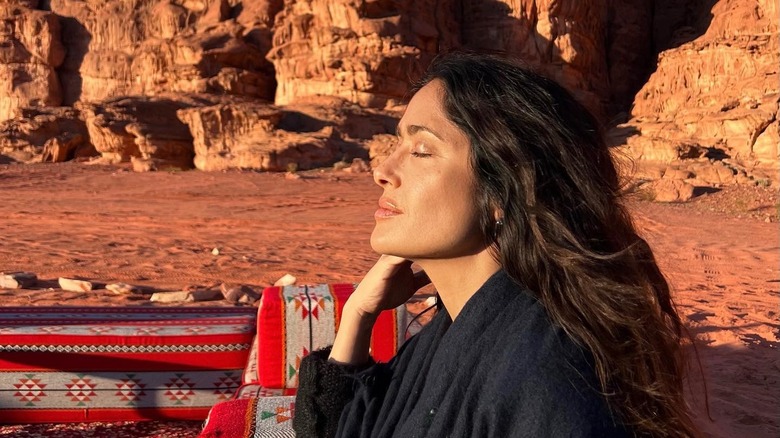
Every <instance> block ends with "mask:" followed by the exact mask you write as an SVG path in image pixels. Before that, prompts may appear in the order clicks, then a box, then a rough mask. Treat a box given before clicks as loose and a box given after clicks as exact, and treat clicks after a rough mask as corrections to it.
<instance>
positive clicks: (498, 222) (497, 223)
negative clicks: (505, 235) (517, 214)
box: [493, 219, 504, 240]
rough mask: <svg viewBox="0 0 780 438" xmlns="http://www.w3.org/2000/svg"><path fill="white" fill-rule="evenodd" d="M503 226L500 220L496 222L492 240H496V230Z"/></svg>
mask: <svg viewBox="0 0 780 438" xmlns="http://www.w3.org/2000/svg"><path fill="white" fill-rule="evenodd" d="M503 225H504V221H502V220H501V219H498V220H496V224H495V225H494V226H493V240H496V239H498V230H499V229H501V227H502V226H503Z"/></svg>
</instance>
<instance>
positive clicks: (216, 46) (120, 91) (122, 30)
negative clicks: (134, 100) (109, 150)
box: [50, 0, 280, 104]
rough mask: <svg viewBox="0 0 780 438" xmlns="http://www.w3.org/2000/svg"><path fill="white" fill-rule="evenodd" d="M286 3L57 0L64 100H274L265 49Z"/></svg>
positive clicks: (55, 9) (53, 6) (53, 3)
mask: <svg viewBox="0 0 780 438" xmlns="http://www.w3.org/2000/svg"><path fill="white" fill-rule="evenodd" d="M248 3H249V2H248ZM277 3H278V2H277ZM239 6H240V7H239ZM279 6H280V5H278V4H274V2H263V1H258V2H251V7H248V8H244V7H243V5H240V4H236V5H231V3H230V2H228V1H226V0H223V1H183V2H180V1H169V0H162V1H160V0H112V1H105V0H87V1H75V0H52V1H51V2H50V7H51V10H52V12H54V13H55V14H57V15H58V16H59V17H60V19H61V21H62V27H63V43H64V45H65V46H66V47H67V48H68V54H67V56H66V59H65V63H64V64H63V66H62V67H61V68H60V78H61V80H62V84H63V89H64V90H65V93H64V102H65V103H66V104H71V103H73V102H75V101H77V100H80V101H87V102H94V101H100V100H102V99H106V98H109V97H115V96H125V95H155V94H159V93H167V92H184V93H214V94H234V95H240V96H251V97H257V98H263V99H272V98H273V94H274V88H275V85H274V72H273V67H272V65H271V64H270V62H268V61H267V60H266V59H265V54H266V53H265V52H267V51H268V49H269V47H268V44H267V42H266V41H267V40H268V39H269V38H268V36H269V35H270V26H271V25H272V18H271V17H273V16H274V15H275V14H276V12H277V11H276V10H275V8H277V9H278V7H279ZM263 35H266V37H265V38H264V37H263ZM263 50H265V51H263Z"/></svg>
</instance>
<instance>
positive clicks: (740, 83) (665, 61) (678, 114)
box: [617, 0, 780, 185]
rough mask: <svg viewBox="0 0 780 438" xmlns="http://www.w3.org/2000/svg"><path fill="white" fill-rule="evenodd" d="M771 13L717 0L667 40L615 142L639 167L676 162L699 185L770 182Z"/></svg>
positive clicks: (774, 19)
mask: <svg viewBox="0 0 780 438" xmlns="http://www.w3.org/2000/svg"><path fill="white" fill-rule="evenodd" d="M689 3H693V2H689ZM713 3H714V2H713ZM777 8H778V6H777V2H775V1H771V0H761V1H758V2H747V1H740V0H721V1H719V2H717V3H715V4H714V5H713V6H712V10H711V11H710V10H701V11H699V14H698V15H696V14H693V15H689V16H688V19H687V22H685V21H684V22H683V23H682V25H680V26H679V27H678V28H677V29H676V30H674V32H673V33H672V34H670V35H669V43H668V45H669V46H670V47H669V48H668V49H667V50H665V51H663V52H661V53H660V54H659V56H658V66H657V68H656V71H655V72H654V73H653V74H652V75H651V76H650V78H649V79H648V81H647V83H646V84H645V85H644V86H643V87H642V89H641V90H640V91H639V93H638V94H637V95H636V98H635V100H634V103H633V108H632V110H631V119H630V120H629V121H628V123H626V124H624V125H621V127H620V128H621V129H623V130H624V131H625V132H629V134H628V135H626V136H625V138H619V139H618V140H617V142H618V143H622V142H624V141H625V142H626V143H627V146H626V147H625V150H626V152H627V153H628V154H629V155H630V156H631V157H632V158H633V159H634V160H636V161H638V162H647V163H659V164H661V165H666V164H669V163H675V167H678V168H683V169H686V170H688V171H690V172H691V173H692V178H695V179H696V180H697V181H698V182H700V183H703V184H708V185H720V184H732V183H735V182H743V183H750V182H751V181H752V183H759V184H766V183H767V182H768V181H775V182H777V181H778V175H777V164H778V144H779V143H780V135H779V131H778V130H779V127H778V123H779V121H780V119H778V114H779V113H778V102H779V101H780V81H779V80H778V73H780V71H779V70H780V53H779V52H778V50H777V48H778V45H779V44H780V40H779V39H778V12H779V11H778V9H777ZM687 12H688V13H689V14H690V12H691V11H690V10H688V11H687ZM746 175H748V176H747V177H745V176H746Z"/></svg>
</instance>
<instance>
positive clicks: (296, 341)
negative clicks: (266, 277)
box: [257, 284, 409, 388]
mask: <svg viewBox="0 0 780 438" xmlns="http://www.w3.org/2000/svg"><path fill="white" fill-rule="evenodd" d="M354 289H355V285H353V284H321V285H316V286H285V287H269V288H266V289H265V290H264V291H263V296H262V298H261V303H260V311H259V314H258V322H257V324H258V325H257V340H258V356H259V357H258V383H259V384H260V385H261V386H263V387H266V388H295V387H297V386H298V367H299V366H300V362H301V359H302V358H303V357H304V356H306V355H307V354H309V353H310V352H311V351H313V350H317V349H320V348H324V347H327V346H329V345H331V344H332V343H333V340H334V338H335V335H336V331H337V330H338V326H339V322H340V320H339V319H340V317H341V312H342V310H343V309H344V303H346V301H347V298H349V296H350V295H351V294H352V292H353V291H354ZM408 321H409V318H408V313H407V312H406V308H405V307H404V306H399V307H398V308H396V309H394V310H392V311H385V312H382V314H380V316H379V318H378V319H377V322H376V325H375V326H374V330H373V333H372V336H371V354H372V356H373V357H374V359H375V360H377V361H380V362H385V361H388V360H390V358H392V357H393V356H394V355H395V353H396V351H398V348H399V347H400V345H401V344H402V343H403V342H404V340H405V339H406V333H405V330H406V326H407V323H408Z"/></svg>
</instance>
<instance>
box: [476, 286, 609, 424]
mask: <svg viewBox="0 0 780 438" xmlns="http://www.w3.org/2000/svg"><path fill="white" fill-rule="evenodd" d="M520 293H522V294H525V296H524V297H521V298H520V299H518V302H517V303H513V304H510V305H509V306H507V309H506V310H505V311H504V312H502V314H501V315H500V316H499V318H497V320H496V321H495V323H494V324H496V325H497V327H501V330H500V331H496V334H497V336H496V338H495V343H494V344H493V347H492V349H491V354H490V355H488V357H490V358H491V359H490V360H491V361H492V364H491V365H490V367H489V371H488V373H489V376H487V377H486V378H485V381H484V384H485V391H488V392H489V393H490V396H489V397H486V398H483V400H491V401H490V402H489V403H488V404H487V405H486V406H482V408H483V409H484V411H483V415H484V416H487V417H489V418H486V420H487V421H488V423H487V424H491V425H492V426H491V427H502V425H503V427H509V428H510V429H509V430H496V431H495V432H496V435H506V434H509V435H512V436H514V435H513V433H514V432H516V431H517V429H515V427H521V429H522V430H526V431H536V432H534V433H531V434H528V435H521V436H534V435H538V436H543V435H544V436H599V435H609V436H621V435H622V432H624V431H623V429H622V427H620V426H619V425H617V423H618V421H617V420H616V418H617V417H616V415H615V414H614V412H613V410H612V409H611V408H610V406H609V405H608V403H607V399H606V396H605V395H604V394H602V392H601V389H600V384H599V380H598V378H597V376H596V371H595V367H594V364H593V358H592V355H591V354H590V352H589V351H588V350H587V349H586V348H584V347H582V346H581V345H579V344H578V343H576V342H575V341H574V340H573V339H572V338H571V337H570V336H569V335H568V334H567V333H566V332H565V331H564V330H563V329H562V328H560V327H559V326H557V325H555V324H553V322H552V321H551V320H550V318H549V316H548V314H547V312H546V311H545V309H544V307H543V306H542V305H541V304H540V303H539V302H538V301H537V300H535V299H533V298H532V297H530V295H529V294H528V293H527V292H525V291H522V292H520ZM516 306H517V307H516ZM513 307H514V308H513ZM621 431H622V432H621ZM509 435H506V436H509Z"/></svg>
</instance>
